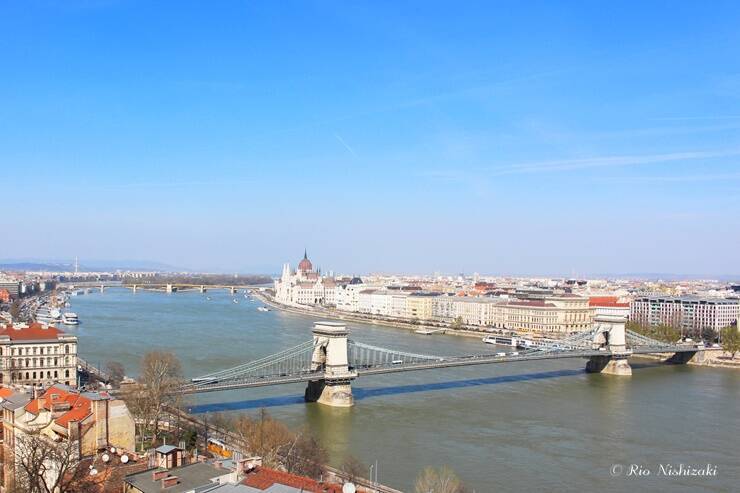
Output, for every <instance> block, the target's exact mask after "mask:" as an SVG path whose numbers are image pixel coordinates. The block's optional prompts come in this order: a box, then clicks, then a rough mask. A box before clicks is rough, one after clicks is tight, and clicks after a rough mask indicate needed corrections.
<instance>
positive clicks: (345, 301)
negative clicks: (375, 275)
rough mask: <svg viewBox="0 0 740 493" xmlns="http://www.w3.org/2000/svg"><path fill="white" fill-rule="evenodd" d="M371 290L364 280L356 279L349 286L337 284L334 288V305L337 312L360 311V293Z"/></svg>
mask: <svg viewBox="0 0 740 493" xmlns="http://www.w3.org/2000/svg"><path fill="white" fill-rule="evenodd" d="M366 289H370V286H367V285H365V284H363V282H362V279H360V278H359V277H354V278H352V280H351V281H350V282H349V283H348V284H337V285H336V286H335V287H334V304H335V305H336V307H337V310H342V311H345V312H359V311H360V292H361V291H364V290H366Z"/></svg>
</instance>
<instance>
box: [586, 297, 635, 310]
mask: <svg viewBox="0 0 740 493" xmlns="http://www.w3.org/2000/svg"><path fill="white" fill-rule="evenodd" d="M618 300H619V298H617V297H616V296H592V297H590V298H589V299H588V306H614V307H622V308H627V307H629V306H630V304H629V303H619V301H618Z"/></svg>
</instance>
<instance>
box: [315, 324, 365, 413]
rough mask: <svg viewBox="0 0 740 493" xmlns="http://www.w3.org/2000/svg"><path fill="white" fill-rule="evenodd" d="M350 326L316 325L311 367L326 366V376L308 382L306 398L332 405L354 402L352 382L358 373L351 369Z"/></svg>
mask: <svg viewBox="0 0 740 493" xmlns="http://www.w3.org/2000/svg"><path fill="white" fill-rule="evenodd" d="M348 335H349V331H348V330H347V326H346V325H345V324H343V323H341V322H316V323H315V324H314V327H313V347H314V350H313V355H312V356H311V369H312V370H321V369H323V370H324V378H323V379H321V380H313V381H311V382H308V387H307V388H306V395H305V398H306V401H307V402H318V403H320V404H326V405H327V406H333V407H351V406H353V405H354V403H355V402H354V398H353V397H352V385H351V382H352V380H354V379H355V378H356V377H357V373H356V372H354V371H350V369H349V360H348V346H347V336H348Z"/></svg>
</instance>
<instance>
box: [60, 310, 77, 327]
mask: <svg viewBox="0 0 740 493" xmlns="http://www.w3.org/2000/svg"><path fill="white" fill-rule="evenodd" d="M62 323H63V324H64V325H79V324H80V319H79V318H77V314H76V313H74V312H64V315H62Z"/></svg>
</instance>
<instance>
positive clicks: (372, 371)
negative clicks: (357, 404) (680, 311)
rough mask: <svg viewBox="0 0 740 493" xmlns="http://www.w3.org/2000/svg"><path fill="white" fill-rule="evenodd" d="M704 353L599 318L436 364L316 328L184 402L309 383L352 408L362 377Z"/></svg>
mask: <svg viewBox="0 0 740 493" xmlns="http://www.w3.org/2000/svg"><path fill="white" fill-rule="evenodd" d="M706 350H710V348H704V347H699V346H697V345H694V344H691V345H690V344H668V343H664V342H660V341H656V340H653V339H650V338H648V337H645V336H643V335H640V334H637V333H635V332H632V331H630V330H627V329H625V319H624V318H621V317H607V316H603V317H597V319H596V320H595V323H594V325H593V327H592V329H591V330H589V331H586V332H581V333H578V334H576V335H573V336H571V337H568V338H565V339H562V340H559V341H554V342H552V343H549V344H547V345H541V346H538V347H536V348H532V349H527V350H522V351H519V352H512V353H505V354H504V353H491V352H486V353H481V354H471V355H464V356H435V355H429V354H416V353H410V352H406V351H400V350H395V349H389V348H383V347H377V346H373V345H370V344H365V343H362V342H359V341H355V340H353V339H350V338H349V331H348V330H347V328H346V326H345V324H344V323H339V322H316V323H315V325H314V329H313V339H312V340H310V341H306V342H304V343H302V344H299V345H297V346H295V347H292V348H289V349H286V350H284V351H281V352H279V353H276V354H272V355H270V356H266V357H264V358H261V359H258V360H256V361H252V362H249V363H245V364H243V365H239V366H236V367H233V368H228V369H225V370H221V371H217V372H213V373H209V374H207V375H203V376H200V377H197V378H193V379H192V380H191V381H190V382H189V383H187V384H185V385H183V386H182V387H180V389H179V390H178V392H179V393H182V394H197V393H201V392H216V391H224V390H232V389H244V388H251V387H263V386H268V385H280V384H289V383H301V382H305V383H307V389H306V394H305V398H306V400H307V401H309V402H313V401H318V402H320V403H323V404H327V405H330V406H337V407H348V406H352V405H353V404H354V400H353V398H352V387H351V382H352V380H354V379H356V378H358V377H361V376H368V375H378V374H385V373H397V372H405V371H420V370H432V369H436V368H451V367H458V366H471V365H489V364H510V363H516V362H519V361H532V360H551V359H565V358H585V359H587V360H588V362H587V364H586V371H588V372H601V373H607V374H611V375H622V376H625V375H631V374H632V369H631V367H630V366H629V363H628V358H629V357H630V356H631V355H633V354H651V353H661V354H665V353H668V354H672V356H671V357H670V358H669V361H670V362H673V363H686V362H688V361H689V360H690V359H692V358H693V357H694V356H695V355H696V354H697V353H700V352H703V351H706Z"/></svg>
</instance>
